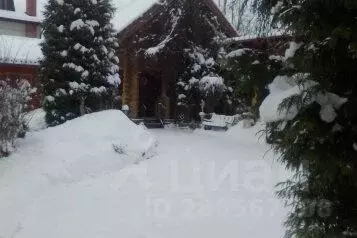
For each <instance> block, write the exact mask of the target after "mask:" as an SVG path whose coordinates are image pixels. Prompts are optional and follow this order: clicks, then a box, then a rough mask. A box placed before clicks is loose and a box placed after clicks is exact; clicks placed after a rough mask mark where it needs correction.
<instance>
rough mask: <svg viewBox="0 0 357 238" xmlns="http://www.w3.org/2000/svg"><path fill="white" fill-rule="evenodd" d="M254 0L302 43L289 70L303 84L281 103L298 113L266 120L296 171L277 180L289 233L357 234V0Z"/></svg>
mask: <svg viewBox="0 0 357 238" xmlns="http://www.w3.org/2000/svg"><path fill="white" fill-rule="evenodd" d="M255 2H256V7H257V9H258V10H259V11H260V13H262V15H264V16H266V17H270V14H271V13H273V18H274V22H275V23H276V25H281V26H283V27H284V28H285V29H286V31H287V33H289V34H291V35H292V36H293V37H294V38H295V39H296V41H299V42H301V43H302V45H301V47H300V48H299V50H298V51H297V52H296V54H295V55H294V56H293V57H292V58H291V59H289V60H287V62H288V63H289V64H290V66H291V69H292V70H291V72H290V74H287V76H292V77H291V78H292V79H295V81H296V83H298V84H299V85H301V86H305V87H304V90H303V91H302V92H301V93H297V94H296V95H293V96H292V97H289V98H286V99H285V100H284V101H283V103H282V104H281V106H280V108H281V110H282V111H283V110H286V109H288V108H290V109H291V108H297V109H299V110H298V114H297V115H296V116H295V117H294V118H293V119H290V120H279V121H275V122H271V123H269V124H268V125H267V139H268V142H269V143H271V145H272V147H273V148H274V149H275V151H276V152H278V154H279V155H280V160H281V161H282V162H283V163H284V164H286V165H287V167H288V168H290V169H292V170H293V171H294V176H293V178H291V179H289V180H288V181H286V182H283V183H281V184H279V186H278V187H279V189H280V190H279V192H278V195H279V196H280V197H282V198H284V199H285V201H286V204H287V205H288V206H289V207H291V208H292V211H291V213H290V214H289V216H288V219H287V221H286V225H287V237H353V236H356V235H357V177H356V174H357V160H356V157H357V129H356V128H357V110H356V106H355V105H356V103H357V80H356V78H355V77H356V75H357V67H356V65H357V31H356V29H357V20H356V16H357V1H355V0H338V1H337V0H332V1H326V0H293V1H279V0H256V1H255ZM282 74H283V73H282ZM284 75H286V73H284ZM298 75H300V76H301V77H297V76H298ZM306 85H310V86H308V87H306Z"/></svg>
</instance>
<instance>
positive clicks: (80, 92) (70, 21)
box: [41, 0, 120, 126]
mask: <svg viewBox="0 0 357 238" xmlns="http://www.w3.org/2000/svg"><path fill="white" fill-rule="evenodd" d="M113 14H114V9H113V7H112V6H111V4H110V1H109V0H49V1H48V4H47V5H46V6H45V11H44V17H45V19H44V21H43V25H42V27H43V30H44V42H43V44H42V52H43V55H44V57H43V60H42V62H41V75H42V78H41V80H42V84H43V88H44V96H45V97H44V103H43V106H44V109H45V111H46V112H47V116H46V119H47V122H48V124H49V125H50V126H55V125H58V124H61V123H63V122H65V121H67V120H69V119H73V118H75V117H78V116H80V115H83V114H85V113H89V112H94V111H99V110H103V109H107V108H111V107H113V104H114V103H115V102H114V99H115V97H116V95H117V91H118V86H119V84H120V79H119V74H118V70H119V66H118V65H119V59H118V57H117V56H116V49H117V48H118V43H117V41H116V38H115V32H114V30H113V26H112V24H111V23H110V21H111V19H112V16H113Z"/></svg>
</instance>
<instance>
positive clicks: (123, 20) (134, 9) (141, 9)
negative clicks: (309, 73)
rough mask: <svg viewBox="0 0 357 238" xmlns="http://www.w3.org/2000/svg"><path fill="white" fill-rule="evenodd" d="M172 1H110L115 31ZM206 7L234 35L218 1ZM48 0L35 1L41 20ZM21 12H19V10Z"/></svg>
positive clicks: (208, 2) (214, 0) (208, 1)
mask: <svg viewBox="0 0 357 238" xmlns="http://www.w3.org/2000/svg"><path fill="white" fill-rule="evenodd" d="M19 1H24V0H15V8H17V10H20V7H21V6H20V5H19V4H17V3H18V2H19ZM165 1H172V0H112V4H113V6H114V7H115V8H116V12H115V14H114V18H113V21H112V23H113V25H114V28H115V29H116V30H117V31H119V32H120V31H122V30H124V29H125V28H127V27H128V26H129V25H131V24H132V23H133V22H136V21H137V20H139V19H142V17H143V15H147V14H145V13H146V12H148V11H150V12H151V10H150V9H151V8H154V7H155V6H160V5H161V4H162V2H165ZM203 1H205V2H206V4H207V5H209V7H210V8H211V9H212V11H214V12H215V13H216V15H217V16H218V18H219V20H220V21H221V22H225V25H226V28H227V29H229V31H230V32H232V33H233V32H234V35H233V36H235V35H236V32H235V29H234V27H233V26H232V25H231V24H230V23H229V22H228V20H227V19H226V18H225V16H224V15H223V13H222V12H221V11H220V10H219V8H218V6H217V4H216V3H215V2H218V0H203ZM47 2H48V0H37V14H38V15H39V17H40V18H42V12H43V10H44V6H45V5H46V3H47ZM20 11H21V10H20Z"/></svg>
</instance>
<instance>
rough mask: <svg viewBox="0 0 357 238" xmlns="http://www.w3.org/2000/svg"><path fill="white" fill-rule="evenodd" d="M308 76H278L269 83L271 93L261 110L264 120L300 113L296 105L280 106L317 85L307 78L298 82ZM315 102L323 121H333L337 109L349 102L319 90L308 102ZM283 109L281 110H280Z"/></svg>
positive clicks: (291, 116)
mask: <svg viewBox="0 0 357 238" xmlns="http://www.w3.org/2000/svg"><path fill="white" fill-rule="evenodd" d="M301 77H304V78H306V77H307V75H306V74H296V75H293V76H292V77H289V76H277V77H276V78H275V79H274V81H273V82H272V83H271V84H269V86H268V88H269V91H270V94H269V95H268V96H267V97H266V98H265V99H264V101H263V102H262V104H261V106H260V108H259V112H260V117H261V119H262V121H264V122H273V121H279V120H292V119H294V118H295V117H296V115H297V114H298V113H299V109H298V108H297V106H296V105H293V106H292V107H290V108H280V105H281V103H282V102H283V101H284V100H285V99H287V98H289V97H291V96H294V95H301V94H303V93H304V91H306V90H307V89H309V88H311V87H313V86H316V85H317V83H316V82H314V81H311V80H305V82H304V83H303V84H298V83H297V81H298V79H301ZM313 102H316V103H318V104H319V105H320V106H321V109H320V118H321V120H322V121H324V122H327V123H331V122H333V121H334V120H335V119H336V117H337V113H336V110H338V109H340V107H341V106H342V105H343V104H344V103H346V102H347V99H346V98H343V97H340V96H338V95H336V94H334V93H331V92H319V93H317V95H316V96H314V97H313V98H311V99H310V100H309V101H308V102H305V103H306V104H311V103H313ZM280 109H281V110H280Z"/></svg>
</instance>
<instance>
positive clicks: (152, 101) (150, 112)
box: [139, 73, 161, 117]
mask: <svg viewBox="0 0 357 238" xmlns="http://www.w3.org/2000/svg"><path fill="white" fill-rule="evenodd" d="M160 95H161V78H160V74H159V73H156V74H154V73H142V74H141V76H140V78H139V117H156V116H157V115H156V108H157V104H158V102H159V98H160Z"/></svg>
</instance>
